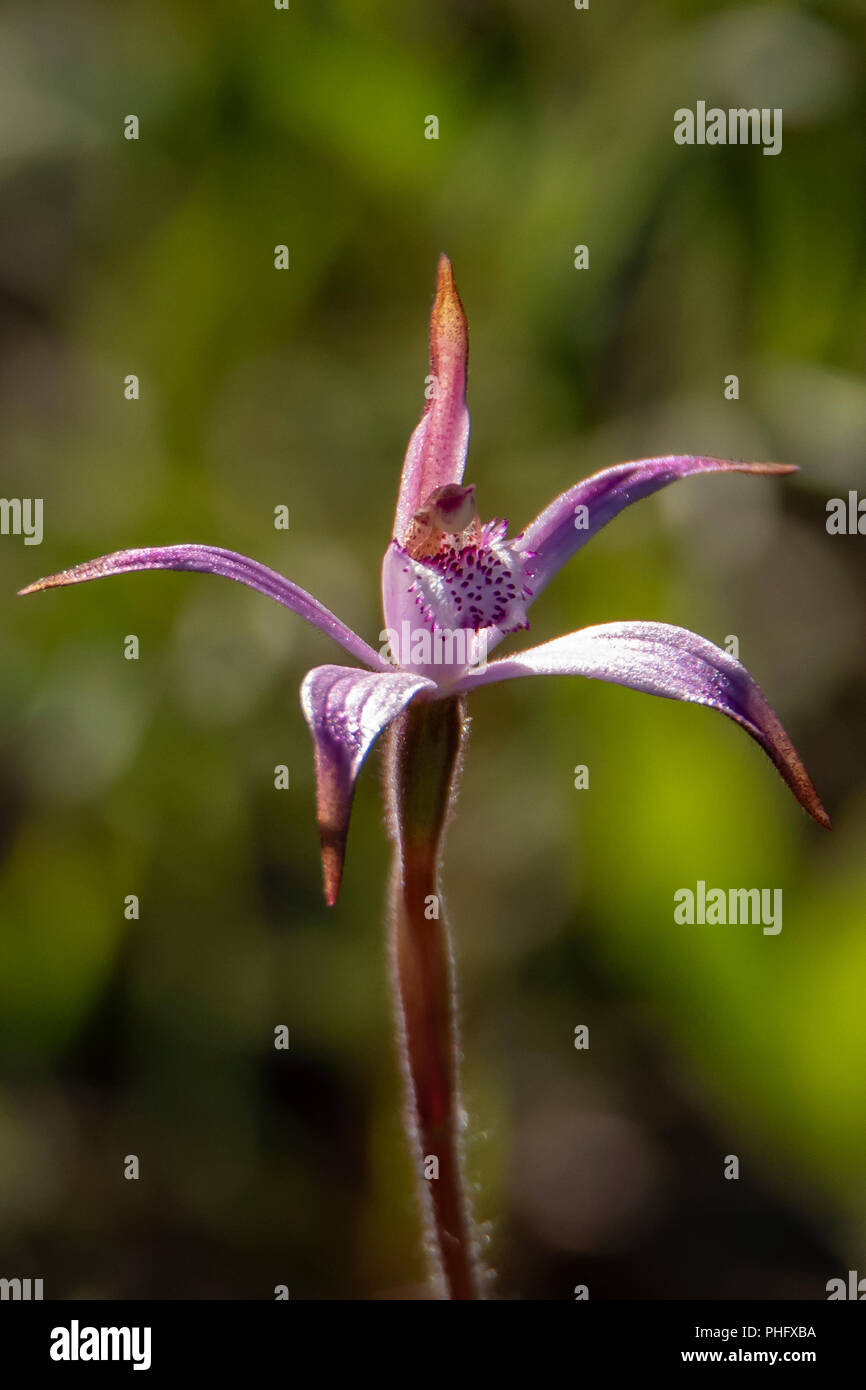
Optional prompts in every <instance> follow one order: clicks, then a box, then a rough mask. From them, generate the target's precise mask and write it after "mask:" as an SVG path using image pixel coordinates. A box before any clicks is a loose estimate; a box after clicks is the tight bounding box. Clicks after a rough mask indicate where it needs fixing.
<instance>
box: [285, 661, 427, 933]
mask: <svg viewBox="0 0 866 1390" xmlns="http://www.w3.org/2000/svg"><path fill="white" fill-rule="evenodd" d="M425 689H426V690H429V691H430V692H431V693H433V694H435V692H436V687H435V685H433V683H432V681H428V680H425V679H424V678H423V676H411V675H405V674H404V673H403V672H400V671H393V672H391V674H390V675H378V674H371V673H370V672H368V671H357V670H355V669H354V668H353V667H350V666H317V667H315V669H314V670H312V671H309V672H308V673H307V675H306V676H305V678H304V682H303V684H302V686H301V708H302V709H303V711H304V717H305V718H306V721H307V723H308V724H309V726H310V732H311V733H312V735H313V743H314V745H315V750H316V787H317V794H316V800H317V814H318V822H319V833H320V835H321V841H322V869H323V871H324V879H325V900H326V902H327V903H328V905H329V906H333V904H334V903H335V902H336V901H337V893H338V892H339V888H340V878H341V876H342V873H343V860H344V858H345V854H346V836H347V834H348V830H349V812H350V811H351V809H352V797H353V795H354V791H355V778H356V777H357V775H358V771H359V769H360V767H361V764H362V762H363V761H364V759H365V758H366V756H367V754H368V753H369V751H370V748H371V747H372V745H373V743H374V742H375V740H376V739H377V738H378V736H379V734H380V733H381V732H382V730H383V729H384V728H386V727H387V725H388V724H390V723H391V720H392V719H395V718H396V717H397V715H398V714H399V713H400V711H401V710H403V709H405V707H406V705H408V704H409V702H410V700H412V699H414V697H415V696H416V695H417V694H418V693H419V691H421V690H425Z"/></svg>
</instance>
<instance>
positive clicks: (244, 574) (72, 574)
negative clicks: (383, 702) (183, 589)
mask: <svg viewBox="0 0 866 1390" xmlns="http://www.w3.org/2000/svg"><path fill="white" fill-rule="evenodd" d="M136 570H196V571H198V572H199V573H201V574H221V575H223V576H224V577H225V578H226V579H235V580H237V582H238V583H239V584H246V585H247V586H248V587H249V588H250V589H257V590H258V592H259V593H260V594H266V595H267V597H268V598H272V599H275V600H276V602H277V603H281V604H282V605H283V607H284V608H290V609H291V610H292V612H293V613H297V614H298V616H299V617H300V618H306V620H307V622H308V623H312V624H313V626H314V627H317V628H318V629H319V631H320V632H325V633H327V635H328V636H329V637H332V638H333V639H334V641H335V642H339V644H340V646H341V647H345V649H346V651H347V652H350V653H351V655H352V656H354V657H357V659H358V660H359V661H363V662H364V663H365V665H367V666H372V667H373V669H374V670H379V671H387V670H390V667H389V666H388V663H387V662H386V661H385V660H384V659H383V658H382V657H381V656H379V654H378V652H375V651H374V650H373V648H372V647H370V646H368V645H367V643H366V642H365V641H364V639H363V638H362V637H359V636H358V634H357V633H356V632H353V631H352V629H351V628H350V627H347V626H346V624H345V623H341V622H340V619H339V618H337V617H336V616H335V615H334V614H333V613H331V612H330V611H329V609H327V608H325V606H324V605H323V604H321V603H319V601H318V599H315V598H313V596H312V594H308V593H307V591H306V590H305V589H301V588H299V587H298V585H297V584H293V583H292V581H291V580H290V579H284V578H283V576H282V575H281V574H277V572H276V570H271V569H268V567H267V566H266V565H260V564H259V563H258V561H257V560H248V559H247V557H246V556H245V555H236V554H235V552H234V551H233V550H221V549H219V547H217V546H214V545H163V546H154V547H152V548H149V549H144V550H116V551H115V552H114V553H113V554H112V555H102V556H100V558H99V559H98V560H87V561H86V562H85V563H84V564H82V565H74V566H73V568H72V569H68V570H63V572H62V573H61V574H51V575H49V576H48V577H47V579H37V581H36V583H35V584H28V586H27V588H26V589H21V590H20V593H21V594H35V593H39V592H40V591H41V590H42V589H58V588H61V587H63V586H64V585H66V584H83V583H84V581H85V580H87V579H102V578H103V577H104V576H105V575H108V574H131V573H133V572H134V571H136Z"/></svg>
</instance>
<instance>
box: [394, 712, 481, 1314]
mask: <svg viewBox="0 0 866 1390" xmlns="http://www.w3.org/2000/svg"><path fill="white" fill-rule="evenodd" d="M465 730H466V721H465V716H464V710H463V703H462V701H461V700H459V699H457V698H455V699H451V700H438V701H435V702H428V703H422V702H420V701H416V702H415V703H413V704H412V705H410V706H409V708H408V709H407V710H406V711H405V712H404V713H403V714H402V715H401V716H400V717H399V719H398V720H396V721H395V723H394V725H393V726H392V729H391V731H390V735H389V740H388V745H387V753H386V791H387V797H388V804H389V809H390V823H391V837H392V840H393V842H394V865H393V871H392V877H391V959H392V973H393V981H394V988H395V994H396V1002H397V1011H398V1020H399V1025H400V1026H399V1034H400V1052H401V1060H402V1064H403V1075H404V1081H405V1085H406V1128H407V1134H408V1139H409V1144H410V1149H411V1153H412V1159H413V1163H414V1166H415V1169H416V1172H417V1176H418V1184H419V1191H420V1197H421V1205H422V1210H423V1213H424V1217H425V1227H426V1235H427V1248H428V1254H429V1258H430V1262H431V1272H432V1278H433V1281H434V1285H435V1286H436V1288H437V1291H438V1292H439V1294H440V1295H441V1296H443V1297H446V1298H450V1299H479V1298H483V1296H484V1293H483V1286H482V1274H481V1264H480V1260H479V1253H478V1238H477V1233H476V1230H475V1226H474V1222H473V1219H472V1213H471V1210H470V1204H469V1200H468V1197H467V1194H466V1185H465V1177H464V1171H463V1169H464V1162H463V1159H464V1155H463V1137H462V1130H463V1119H462V1110H461V1105H460V1094H459V1060H460V1047H459V1039H458V1030H457V998H456V984H455V978H454V962H453V956H452V952H451V943H450V939H449V933H448V927H447V924H446V922H445V917H444V913H443V908H442V895H441V892H440V888H439V865H440V854H441V849H442V842H443V839H444V830H445V825H446V822H447V819H448V812H449V809H450V807H451V804H452V800H453V797H454V795H455V791H456V785H457V781H458V779H459V774H460V766H461V753H462V748H463V742H464V738H465ZM434 1160H435V1162H434Z"/></svg>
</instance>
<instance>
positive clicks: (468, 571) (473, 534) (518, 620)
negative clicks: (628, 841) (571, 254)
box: [21, 256, 829, 1299]
mask: <svg viewBox="0 0 866 1390" xmlns="http://www.w3.org/2000/svg"><path fill="white" fill-rule="evenodd" d="M467 357H468V334H467V327H466V317H465V314H464V312H463V306H462V304H461V302H460V298H459V295H458V293H457V290H456V288H455V285H454V279H453V276H452V272H451V264H450V262H449V261H448V259H447V257H445V256H442V257H441V258H440V261H439V277H438V285H437V291H436V298H435V301H434V304H433V314H432V319H431V324H430V361H431V377H430V378H429V380H430V383H431V389H430V391H429V398H428V402H427V407H426V410H425V412H424V414H423V416H422V418H421V421H420V423H419V424H418V426H417V428H416V429H415V432H414V434H413V435H412V438H411V439H410V441H409V449H408V452H407V454H406V461H405V463H404V466H403V475H402V479H401V482H400V492H399V496H398V500H397V512H396V517H395V520H394V533H393V539H392V541H391V543H390V544H389V546H388V548H387V550H386V551H385V556H384V561H383V565H382V601H383V610H384V621H385V635H386V636H387V639H388V640H387V643H386V645H385V647H384V648H382V649H380V650H378V651H377V650H376V649H374V648H373V647H372V646H370V645H369V644H368V643H367V642H366V641H365V640H364V638H363V637H360V636H359V635H358V634H357V633H356V632H353V631H352V629H351V628H349V627H347V626H346V624H345V623H343V622H341V621H340V619H339V618H337V617H335V615H334V614H333V613H331V612H330V611H329V610H328V609H327V608H325V607H324V605H323V604H321V603H320V602H319V600H318V599H316V598H314V597H313V596H312V595H311V594H308V593H306V592H305V591H304V590H303V589H301V588H299V587H298V585H297V584H294V583H292V581H291V580H289V579H285V578H284V577H283V576H282V575H280V574H276V573H275V572H274V571H273V570H271V569H268V568H267V567H266V566H265V565H262V564H259V563H258V562H257V561H255V560H249V559H247V558H246V557H245V556H243V555H237V554H235V553H234V552H233V551H230V550H222V549H220V548H218V547H215V546H209V545H169V546H157V547H154V548H147V549H141V550H120V551H116V552H115V553H114V554H111V555H105V556H103V557H102V558H100V559H98V560H89V561H87V562H86V563H85V564H81V565H76V566H74V567H73V568H72V569H68V570H64V571H63V573H62V574H54V575H51V576H50V577H48V578H47V579H40V580H38V581H37V582H36V583H35V584H31V585H30V586H29V587H28V588H26V589H23V590H22V591H21V592H22V593H24V594H29V593H35V592H36V591H38V590H42V589H52V588H58V587H60V586H63V585H67V584H79V583H82V582H83V581H84V580H88V579H98V578H102V577H103V576H105V575H109V574H127V573H129V572H131V571H133V570H158V569H168V570H197V571H201V572H204V573H207V574H221V575H223V576H224V577H226V578H227V579H234V580H236V581H237V582H238V583H240V584H246V585H248V586H249V587H250V588H252V589H257V590H258V591H259V592H260V593H263V594H266V595H267V596H268V597H269V598H272V599H275V600H276V601H277V603H281V604H283V605H284V606H285V607H286V608H289V609H291V610H292V612H293V613H297V614H298V615H299V616H300V617H302V618H305V619H306V620H307V622H309V623H312V624H313V625H314V626H315V627H317V628H319V629H320V631H322V632H325V633H327V634H328V635H329V636H330V637H332V638H333V639H334V640H335V641H336V642H337V643H339V645H340V646H342V647H343V649H344V650H345V651H346V652H348V654H349V655H350V656H351V657H353V658H354V659H355V661H357V662H360V663H361V664H362V669H359V667H357V666H334V665H329V666H318V667H316V668H315V669H314V670H312V671H309V672H308V674H307V675H306V677H305V679H304V681H303V684H302V686H301V705H302V708H303V711H304V715H305V717H306V719H307V722H308V724H309V726H310V729H311V732H312V735H313V743H314V747H315V761H316V779H317V800H318V821H319V829H320V834H321V842H322V862H323V868H324V883H325V896H326V899H327V901H328V903H329V904H333V903H334V902H335V901H336V898H337V892H338V889H339V884H340V878H341V875H342V870H343V861H344V857H345V848H346V836H347V831H348V825H349V814H350V810H351V805H352V796H353V792H354V787H355V781H356V778H357V776H358V772H359V770H360V767H361V765H362V763H363V762H364V759H365V758H366V756H367V754H368V752H369V751H370V749H371V747H372V745H373V744H374V743H375V741H376V739H377V738H378V737H379V735H380V734H382V733H383V731H385V730H386V729H388V728H389V726H392V727H391V729H390V733H389V738H388V742H387V746H386V750H385V768H386V778H385V790H386V796H387V802H388V808H389V812H390V816H389V829H390V834H391V838H392V840H393V843H394V850H395V854H394V871H393V874H392V881H391V888H390V908H391V914H390V920H391V937H392V966H393V974H394V982H395V992H396V997H397V1003H398V1037H399V1042H400V1049H401V1055H402V1060H403V1067H404V1077H405V1082H406V1097H407V1104H406V1123H407V1130H408V1134H409V1141H410V1148H411V1149H412V1151H413V1153H414V1158H415V1163H416V1169H417V1173H418V1177H419V1182H418V1188H419V1193H420V1198H421V1202H422V1206H423V1210H424V1213H425V1217H426V1225H427V1236H428V1239H427V1250H428V1253H429V1256H430V1261H431V1272H432V1276H433V1280H434V1284H435V1287H436V1289H437V1291H438V1292H439V1293H440V1294H443V1295H444V1296H447V1297H451V1298H457V1299H469V1298H479V1297H483V1296H484V1293H485V1288H486V1285H487V1275H486V1273H485V1272H484V1271H483V1269H482V1261H481V1256H480V1249H479V1247H480V1240H479V1237H478V1233H477V1230H476V1228H475V1225H474V1222H473V1218H472V1213H471V1203H470V1201H469V1199H468V1196H467V1194H466V1188H465V1182H464V1178H463V1171H462V1170H463V1128H464V1125H465V1121H464V1119H463V1114H462V1109H461V1106H460V1102H459V1094H458V1081H457V1078H458V1062H459V1047H458V1040H457V1025H456V991H455V982H454V968H453V956H452V952H451V947H450V940H449V937H448V933H447V927H446V926H445V923H444V921H442V920H441V919H440V910H439V905H440V894H439V869H440V856H441V845H442V840H443V835H444V827H445V824H446V821H447V817H448V810H449V807H450V806H451V804H452V803H453V799H454V795H455V791H456V785H457V781H458V777H459V770H460V763H461V755H462V750H463V747H464V744H465V738H466V721H465V714H464V706H465V697H466V696H467V695H468V694H470V693H471V692H472V691H474V690H476V689H478V688H479V687H481V686H483V685H488V684H490V683H491V682H493V681H502V680H513V679H514V678H515V677H517V676H561V675H569V676H589V677H592V678H594V679H596V680H603V681H612V682H614V683H615V684H617V685H623V686H628V687H629V688H630V689H632V690H643V691H646V692H647V693H649V694H651V695H661V696H664V697H665V698H667V699H671V700H686V701H691V702H693V703H696V704H701V705H707V706H708V707H709V708H710V709H715V710H719V711H720V712H721V713H722V714H725V715H727V716H728V718H729V719H733V720H734V721H735V722H736V723H737V724H739V725H741V727H742V728H744V729H745V730H746V732H747V733H748V734H750V735H751V736H752V738H753V739H755V741H756V742H757V743H759V744H760V745H761V747H762V748H763V749H764V751H765V752H766V753H767V754H768V756H769V757H770V759H771V760H772V762H773V763H774V764H775V766H776V768H777V770H778V771H779V772H780V773H781V775H782V777H783V778H784V780H785V781H786V782H787V784H788V786H789V787H790V788H791V790H792V792H793V793H794V796H795V797H796V798H797V800H798V801H799V802H800V805H801V806H803V807H804V808H805V809H806V810H807V811H808V812H809V814H810V815H811V816H813V817H814V818H815V820H816V821H818V822H819V823H820V824H821V825H824V826H827V825H829V819H828V817H827V813H826V812H825V810H824V808H823V806H822V805H821V802H820V801H819V799H818V796H817V793H816V792H815V789H814V787H813V786H812V783H811V781H810V780H809V776H808V774H807V772H806V769H805V767H804V766H803V763H802V762H801V760H800V758H799V756H798V755H797V752H796V750H795V749H794V747H793V745H792V743H791V740H790V739H789V738H788V736H787V734H786V733H785V730H784V729H783V727H782V725H781V723H780V722H779V719H778V718H777V716H776V715H775V714H774V712H773V710H772V709H771V708H770V705H769V704H768V703H767V700H766V698H765V696H764V695H763V693H762V691H761V690H760V688H759V687H758V685H757V684H756V682H755V681H754V680H753V679H752V677H751V676H750V674H749V672H748V671H747V670H746V668H745V667H744V666H741V665H740V663H739V662H738V661H735V660H734V659H733V657H732V656H730V655H729V654H728V653H726V652H724V651H721V650H720V649H719V648H718V647H716V646H714V645H713V644H712V643H711V642H708V641H707V640H706V638H704V637H699V636H697V635H696V634H695V633H693V632H688V631H686V630H685V629H683V628H679V627H672V626H671V625H669V624H668V623H654V622H639V621H638V622H616V623H602V624H599V625H597V626H593V627H587V628H582V629H581V630H579V631H577V632H570V633H568V634H566V635H565V636H562V637H557V638H555V639H554V640H553V641H550V642H545V643H543V644H542V645H541V646H537V647H528V648H526V649H525V650H523V651H520V652H518V653H516V654H515V655H513V656H507V657H504V658H501V659H499V660H495V661H490V662H488V660H487V657H488V655H489V653H490V652H491V651H492V650H493V649H494V648H495V647H496V646H497V644H498V643H499V642H501V641H502V639H503V638H504V637H506V636H507V635H508V634H509V633H512V632H515V631H516V630H517V629H519V628H526V627H528V626H529V621H528V612H529V609H530V607H531V605H532V604H533V603H534V602H535V600H536V599H537V598H538V597H539V595H540V594H541V592H542V590H543V589H544V588H545V587H546V586H547V585H548V584H549V583H550V581H551V579H553V577H554V575H555V574H556V573H557V572H558V571H559V570H560V569H561V568H562V566H563V565H564V564H565V563H566V562H567V561H568V560H570V559H571V557H572V555H574V554H575V553H576V552H577V551H578V550H580V548H581V547H582V546H583V545H584V544H585V543H586V542H587V541H588V540H589V539H590V538H591V537H592V536H594V535H596V533H597V532H598V531H600V530H601V528H602V527H603V526H605V525H606V524H607V522H608V521H610V520H611V519H612V518H613V517H615V516H616V515H617V513H618V512H620V511H622V510H623V508H624V507H627V506H629V505H630V504H631V503H632V502H637V501H639V500H640V499H641V498H643V497H648V496H649V495H650V493H653V492H657V491H658V490H659V488H663V487H667V485H668V484H669V483H673V482H676V481H677V480H678V479H680V478H686V477H688V476H689V475H690V474H693V473H713V472H715V473H750V474H769V475H780V474H785V473H792V472H795V471H796V469H794V468H792V467H790V466H788V465H784V464H773V463H732V462H726V461H725V460H722V459H715V458H703V457H695V456H692V455H671V456H669V457H666V458H653V459H641V460H638V461H637V462H633V463H621V464H617V465H616V466H615V467H613V468H607V469H604V470H603V471H602V472H600V473H595V474H593V475H592V476H591V477H589V478H586V479H584V480H583V481H582V482H579V483H576V484H575V485H574V486H573V487H572V488H570V489H569V490H568V491H567V492H564V493H562V495H561V496H559V497H557V498H556V499H555V500H554V501H553V502H551V504H550V506H548V507H547V508H545V510H544V511H543V512H542V513H541V514H540V516H538V517H536V519H535V520H534V521H533V522H531V523H530V525H529V526H527V527H526V529H525V530H524V531H522V532H521V533H520V534H519V535H517V536H516V537H514V538H513V539H509V538H508V535H507V526H506V523H505V522H502V521H492V522H487V523H484V524H482V523H481V522H480V521H479V519H478V516H477V512H476V508H475V490H474V487H472V486H464V485H463V468H464V463H465V460H466V451H467V446H468V442H469V414H468V411H467V409H466V365H467ZM380 640H381V638H380ZM434 1159H435V1164H436V1172H435V1174H434V1176H435V1178H436V1181H428V1180H427V1179H428V1178H429V1176H430V1174H429V1173H428V1171H427V1168H428V1165H429V1164H430V1163H431V1162H432V1161H433V1160H434ZM422 1173H423V1176H422Z"/></svg>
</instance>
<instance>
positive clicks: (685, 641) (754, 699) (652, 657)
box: [456, 623, 830, 826]
mask: <svg viewBox="0 0 866 1390" xmlns="http://www.w3.org/2000/svg"><path fill="white" fill-rule="evenodd" d="M559 675H563V676H590V677H593V678H594V679H595V680H602V681H611V682H613V683H614V684H615V685H625V686H628V687H629V688H630V689H632V690H644V691H646V692H647V693H648V694H649V695H662V696H664V697H665V698H666V699H668V700H688V701H691V702H692V703H694V704H698V705H708V706H709V707H710V709H717V710H719V711H720V712H721V713H722V714H726V715H727V716H728V718H729V719H733V720H735V721H736V723H738V724H740V725H741V726H742V727H743V728H744V729H745V730H746V732H747V733H748V734H751V736H752V738H753V739H755V740H756V742H758V743H759V744H760V745H761V747H762V748H763V749H764V752H765V753H766V754H767V755H768V757H770V758H771V759H772V761H773V762H774V763H775V765H776V768H777V769H778V771H779V772H780V773H781V775H782V777H783V778H784V779H785V781H786V782H787V784H788V786H789V787H790V788H791V791H792V792H793V793H794V795H795V797H796V798H797V800H798V801H799V803H800V805H801V806H803V807H804V808H805V809H806V810H807V811H808V812H809V814H810V816H814V818H815V820H816V821H818V823H819V824H820V825H824V826H829V824H830V818H829V816H828V815H827V812H826V811H825V810H824V807H823V806H822V805H821V802H820V801H819V799H818V794H817V792H816V791H815V788H814V787H813V786H812V783H811V781H810V780H809V774H808V773H807V772H806V769H805V767H804V766H803V764H802V762H801V761H800V758H799V756H798V754H797V750H796V749H795V748H794V746H793V744H792V743H791V740H790V739H789V738H788V735H787V734H786V733H785V730H784V729H783V728H782V725H781V723H780V722H779V719H778V717H777V716H776V714H775V713H774V712H773V710H772V709H771V708H770V706H769V704H768V703H767V699H766V697H765V695H764V693H763V691H762V690H761V689H760V687H759V686H758V685H757V684H756V682H755V681H754V680H753V679H752V677H751V676H750V675H749V672H748V671H747V670H746V668H745V666H741V665H740V663H739V661H735V660H734V658H733V657H732V656H729V655H728V653H727V652H723V651H721V650H720V648H718V647H715V646H714V645H713V643H712V642H708V641H707V640H706V638H705V637H699V636H698V635H697V634H696V633H694V632H687V631H686V629H685V628H681V627H671V626H670V625H669V624H668V623H603V624H601V625H600V626H598V627H587V628H583V629H582V630H581V631H580V632H571V633H569V634H568V636H567V637H557V638H555V639H554V640H553V641H552V642H545V643H544V644H543V645H542V646H540V647H530V648H529V650H528V651H525V652H519V653H517V654H516V655H515V656H513V657H506V658H504V659H503V660H501V661H493V662H491V663H490V665H489V666H488V667H487V668H486V670H484V671H478V672H477V673H474V674H472V675H468V676H466V677H464V679H463V680H461V681H460V682H459V683H458V685H457V686H456V689H457V690H474V689H475V687H476V686H479V685H486V684H488V683H490V682H491V681H497V680H512V679H513V678H514V677H516V676H559Z"/></svg>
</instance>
